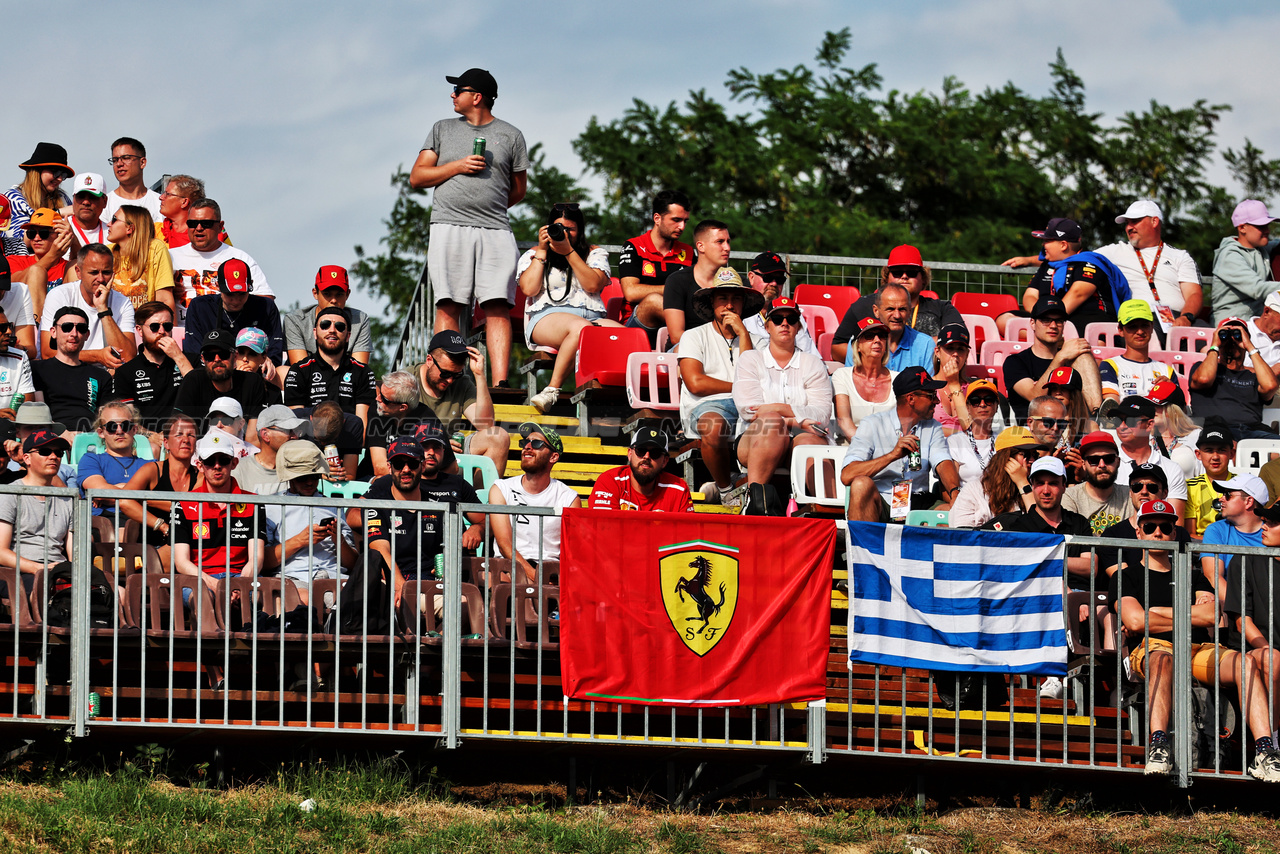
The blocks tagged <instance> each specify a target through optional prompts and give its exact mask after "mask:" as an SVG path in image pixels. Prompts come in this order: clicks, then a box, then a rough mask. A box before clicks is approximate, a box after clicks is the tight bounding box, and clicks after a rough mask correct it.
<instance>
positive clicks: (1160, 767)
mask: <svg viewBox="0 0 1280 854" xmlns="http://www.w3.org/2000/svg"><path fill="white" fill-rule="evenodd" d="M1252 770H1253V769H1250V771H1252ZM1172 772H1173V755H1172V753H1170V751H1169V739H1168V738H1162V739H1160V740H1159V741H1157V742H1155V743H1153V744H1152V745H1151V746H1150V747H1148V748H1147V767H1146V771H1145V773H1147V774H1170V773H1172Z"/></svg>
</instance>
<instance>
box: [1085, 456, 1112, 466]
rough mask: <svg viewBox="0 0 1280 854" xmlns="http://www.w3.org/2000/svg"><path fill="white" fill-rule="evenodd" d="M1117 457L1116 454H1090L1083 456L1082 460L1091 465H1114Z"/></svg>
mask: <svg viewBox="0 0 1280 854" xmlns="http://www.w3.org/2000/svg"><path fill="white" fill-rule="evenodd" d="M1117 459H1119V457H1118V456H1117V455H1116V454H1090V455H1089V456H1087V457H1085V458H1084V461H1085V462H1086V463H1088V464H1089V465H1091V466H1103V465H1106V466H1110V465H1115V462H1116V460H1117Z"/></svg>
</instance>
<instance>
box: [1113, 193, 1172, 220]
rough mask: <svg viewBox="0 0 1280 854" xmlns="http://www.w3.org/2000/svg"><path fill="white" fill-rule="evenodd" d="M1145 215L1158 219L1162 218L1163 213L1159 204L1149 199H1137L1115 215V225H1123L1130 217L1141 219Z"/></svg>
mask: <svg viewBox="0 0 1280 854" xmlns="http://www.w3.org/2000/svg"><path fill="white" fill-rule="evenodd" d="M1145 216H1153V217H1155V218H1156V219H1158V220H1161V221H1163V220H1164V214H1162V213H1161V212H1160V206H1159V205H1157V204H1156V203H1155V202H1153V201H1151V200H1150V199H1139V200H1138V201H1136V202H1134V203H1133V204H1131V205H1129V209H1128V210H1127V211H1125V212H1124V213H1122V214H1120V216H1118V217H1116V225H1124V224H1125V223H1126V222H1127V221H1129V220H1131V219H1142V218H1143V217H1145Z"/></svg>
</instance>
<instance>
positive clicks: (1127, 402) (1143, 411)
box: [1111, 394, 1156, 418]
mask: <svg viewBox="0 0 1280 854" xmlns="http://www.w3.org/2000/svg"><path fill="white" fill-rule="evenodd" d="M1111 415H1112V416H1113V417H1115V418H1133V417H1134V416H1137V417H1138V418H1155V417H1156V404H1155V401H1152V400H1147V399H1146V398H1145V397H1138V395H1136V394H1131V395H1129V396H1128V397H1126V398H1125V399H1124V400H1122V401H1120V405H1119V406H1117V407H1116V408H1115V409H1113V410H1111Z"/></svg>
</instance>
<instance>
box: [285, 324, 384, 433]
mask: <svg viewBox="0 0 1280 854" xmlns="http://www.w3.org/2000/svg"><path fill="white" fill-rule="evenodd" d="M314 331H315V336H316V346H317V347H318V348H319V349H318V350H317V352H316V354H315V355H314V356H310V357H309V358H307V359H305V360H304V361H302V362H300V363H298V364H296V365H294V366H293V367H292V368H290V369H289V373H288V375H287V376H286V377H285V378H284V404H285V406H290V407H293V408H294V409H298V408H302V407H314V406H318V405H319V404H321V403H323V402H325V401H326V400H334V401H337V402H338V405H339V406H341V407H342V411H343V412H346V413H347V414H349V415H355V416H356V417H357V418H359V419H360V422H361V423H362V424H363V425H364V426H365V427H366V428H367V427H368V426H369V406H370V405H371V404H372V403H373V402H374V400H375V397H374V382H373V371H371V370H369V369H368V368H367V367H365V366H364V365H362V364H361V363H360V362H357V361H356V360H355V359H353V358H352V357H351V354H350V353H348V352H347V341H348V340H350V335H351V315H350V314H348V313H347V310H346V309H345V308H338V307H337V306H336V305H331V306H329V307H328V308H324V309H321V310H320V311H319V313H317V314H316V325H315V330H314Z"/></svg>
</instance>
